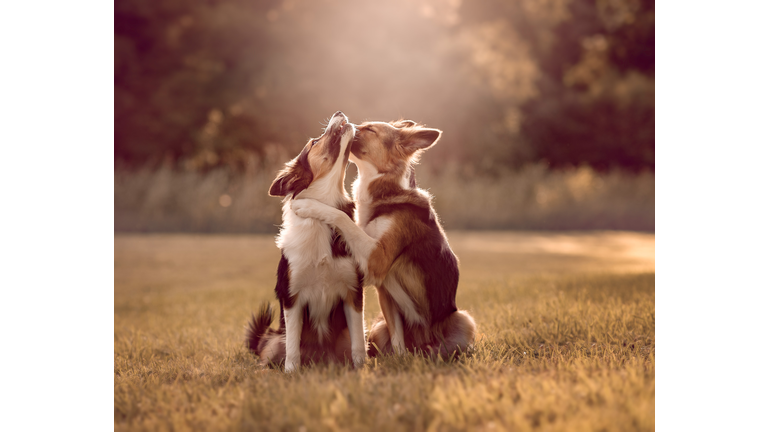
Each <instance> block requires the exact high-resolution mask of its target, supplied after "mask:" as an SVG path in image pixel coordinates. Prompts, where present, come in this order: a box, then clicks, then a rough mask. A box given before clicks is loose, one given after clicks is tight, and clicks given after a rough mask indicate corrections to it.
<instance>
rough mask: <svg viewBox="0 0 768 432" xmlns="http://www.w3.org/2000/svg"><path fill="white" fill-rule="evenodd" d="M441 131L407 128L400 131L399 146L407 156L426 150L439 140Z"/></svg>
mask: <svg viewBox="0 0 768 432" xmlns="http://www.w3.org/2000/svg"><path fill="white" fill-rule="evenodd" d="M442 134H443V131H441V130H440V129H428V128H421V127H420V128H408V129H404V130H401V131H400V145H401V146H402V147H403V150H405V151H406V152H407V153H408V154H413V153H415V152H417V151H419V150H426V149H428V148H430V147H432V146H433V145H435V143H436V142H437V140H439V139H440V136H441V135H442Z"/></svg>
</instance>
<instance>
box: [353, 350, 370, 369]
mask: <svg viewBox="0 0 768 432" xmlns="http://www.w3.org/2000/svg"><path fill="white" fill-rule="evenodd" d="M367 358H368V354H367V353H366V352H365V351H361V352H352V361H353V363H354V364H355V369H360V368H362V367H363V366H364V365H365V360H366V359H367Z"/></svg>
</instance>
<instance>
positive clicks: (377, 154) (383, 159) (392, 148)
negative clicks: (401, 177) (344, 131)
mask: <svg viewBox="0 0 768 432" xmlns="http://www.w3.org/2000/svg"><path fill="white" fill-rule="evenodd" d="M357 130H358V132H357V134H356V135H355V139H354V140H353V141H352V155H351V156H350V158H351V159H352V161H353V162H355V164H358V165H363V164H359V163H358V162H367V163H369V164H371V165H373V166H374V167H376V169H377V170H378V172H379V173H391V172H398V171H400V170H404V168H405V164H406V163H407V162H409V161H411V160H412V159H414V158H417V157H418V155H419V154H420V153H421V152H422V151H423V150H426V149H428V148H429V147H431V146H432V145H434V144H435V143H436V142H437V140H438V139H440V135H441V134H442V131H440V130H439V129H430V128H426V127H424V126H420V125H418V124H416V122H414V121H411V120H399V121H396V122H389V123H385V122H365V123H363V124H361V125H358V127H357Z"/></svg>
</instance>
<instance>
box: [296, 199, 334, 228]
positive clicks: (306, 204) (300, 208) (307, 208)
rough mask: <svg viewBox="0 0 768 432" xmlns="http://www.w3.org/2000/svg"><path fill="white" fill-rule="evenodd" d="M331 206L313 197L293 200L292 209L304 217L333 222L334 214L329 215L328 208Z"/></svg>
mask: <svg viewBox="0 0 768 432" xmlns="http://www.w3.org/2000/svg"><path fill="white" fill-rule="evenodd" d="M328 208H329V207H328V206H327V205H325V204H323V203H321V202H319V201H315V200H313V199H308V198H307V199H297V200H293V201H292V202H291V210H293V212H294V213H296V215H297V216H299V217H303V218H311V219H318V220H320V221H322V222H325V223H331V222H332V220H330V219H332V218H333V216H332V215H329V214H328V212H327V209H328Z"/></svg>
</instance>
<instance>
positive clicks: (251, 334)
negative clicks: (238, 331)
mask: <svg viewBox="0 0 768 432" xmlns="http://www.w3.org/2000/svg"><path fill="white" fill-rule="evenodd" d="M272 317H273V313H272V306H270V304H269V303H264V304H262V305H261V307H260V308H259V312H258V313H257V314H251V321H250V322H249V323H248V328H247V329H246V331H245V346H246V347H248V349H249V350H250V351H251V352H252V353H254V354H256V355H259V342H261V340H262V338H263V337H264V336H265V335H266V334H267V332H269V330H270V328H269V326H270V325H272Z"/></svg>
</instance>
